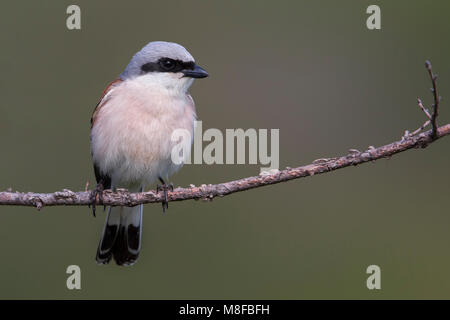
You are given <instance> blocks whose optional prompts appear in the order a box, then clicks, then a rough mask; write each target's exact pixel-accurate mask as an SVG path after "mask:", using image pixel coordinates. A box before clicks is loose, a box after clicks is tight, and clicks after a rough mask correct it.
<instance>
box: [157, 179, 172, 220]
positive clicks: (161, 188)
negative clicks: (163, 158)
mask: <svg viewBox="0 0 450 320" xmlns="http://www.w3.org/2000/svg"><path fill="white" fill-rule="evenodd" d="M159 181H161V183H162V184H157V185H156V192H158V193H159V192H160V191H163V192H164V200H163V202H162V203H161V204H162V208H163V212H166V209H169V196H168V192H169V190H170V191H173V184H172V183H169V184H168V185H167V184H166V182H165V181H164V180H163V178H161V177H159Z"/></svg>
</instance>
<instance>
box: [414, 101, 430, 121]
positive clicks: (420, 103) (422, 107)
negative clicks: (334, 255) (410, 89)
mask: <svg viewBox="0 0 450 320" xmlns="http://www.w3.org/2000/svg"><path fill="white" fill-rule="evenodd" d="M417 104H418V106H419V108H420V109H422V111H423V112H424V113H425V115H426V116H427V118H428V119H429V120H431V115H430V113H429V112H428V110H427V109H425V107H424V106H423V104H422V100H420V98H417Z"/></svg>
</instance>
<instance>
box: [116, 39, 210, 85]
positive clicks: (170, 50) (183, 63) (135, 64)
mask: <svg viewBox="0 0 450 320" xmlns="http://www.w3.org/2000/svg"><path fill="white" fill-rule="evenodd" d="M149 73H152V74H156V73H165V74H169V73H170V74H172V75H175V74H177V76H178V77H177V78H183V77H189V78H205V77H207V76H208V73H207V72H206V71H205V70H204V69H203V68H201V67H199V66H198V65H196V64H195V60H194V57H192V55H191V54H190V53H189V52H188V51H187V50H186V49H185V48H184V47H183V46H181V45H179V44H177V43H174V42H165V41H153V42H150V43H148V44H147V45H146V46H145V47H144V48H142V49H141V50H140V51H139V52H138V53H136V54H135V55H134V56H133V58H132V59H131V61H130V63H129V64H128V66H127V67H126V68H125V70H124V72H123V73H122V74H121V75H120V78H121V79H122V80H128V79H132V78H135V77H137V76H140V75H145V74H149Z"/></svg>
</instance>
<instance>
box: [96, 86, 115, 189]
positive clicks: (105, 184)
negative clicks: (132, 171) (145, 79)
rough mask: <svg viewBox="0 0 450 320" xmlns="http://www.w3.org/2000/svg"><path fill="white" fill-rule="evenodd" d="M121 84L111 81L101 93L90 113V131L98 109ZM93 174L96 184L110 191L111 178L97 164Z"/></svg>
mask: <svg viewBox="0 0 450 320" xmlns="http://www.w3.org/2000/svg"><path fill="white" fill-rule="evenodd" d="M121 82H122V80H121V79H116V80H114V81H112V82H111V83H110V84H108V86H107V87H106V89H105V90H104V91H103V93H102V96H101V97H100V100H99V102H98V103H97V105H96V106H95V109H94V112H93V113H92V117H91V130H92V127H93V126H94V124H95V121H96V120H97V116H98V113H99V111H100V109H101V108H103V107H104V106H105V105H106V102H107V101H108V99H109V98H110V94H111V93H112V91H113V90H114V87H116V86H117V85H118V84H120V83H121ZM94 172H95V179H96V180H97V183H100V182H101V183H102V184H103V187H104V188H105V189H110V188H111V177H109V176H107V175H104V174H102V173H101V172H100V170H99V168H98V166H97V164H95V163H94Z"/></svg>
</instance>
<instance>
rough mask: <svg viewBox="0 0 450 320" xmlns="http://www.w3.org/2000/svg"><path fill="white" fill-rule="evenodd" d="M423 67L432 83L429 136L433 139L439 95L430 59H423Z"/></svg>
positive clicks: (435, 131) (436, 126) (434, 136)
mask: <svg viewBox="0 0 450 320" xmlns="http://www.w3.org/2000/svg"><path fill="white" fill-rule="evenodd" d="M425 67H426V68H427V70H428V74H429V75H430V78H431V83H432V84H433V88H432V89H431V91H432V93H433V98H434V103H433V112H432V114H431V126H432V130H431V137H432V138H433V139H435V138H436V137H437V129H438V125H437V116H438V114H439V113H438V112H439V100H440V97H439V96H438V92H437V87H436V79H437V74H434V73H433V70H432V67H431V63H430V61H428V60H427V61H425Z"/></svg>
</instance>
